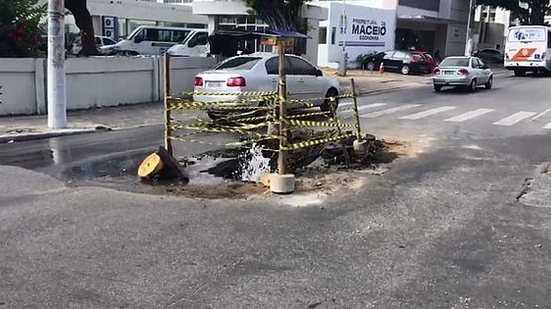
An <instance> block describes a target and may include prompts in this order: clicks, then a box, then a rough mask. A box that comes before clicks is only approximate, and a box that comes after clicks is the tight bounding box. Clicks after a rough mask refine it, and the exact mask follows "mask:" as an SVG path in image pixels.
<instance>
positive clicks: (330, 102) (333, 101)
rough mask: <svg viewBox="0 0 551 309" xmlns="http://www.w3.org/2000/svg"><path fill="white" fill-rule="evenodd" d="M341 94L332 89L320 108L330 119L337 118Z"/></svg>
mask: <svg viewBox="0 0 551 309" xmlns="http://www.w3.org/2000/svg"><path fill="white" fill-rule="evenodd" d="M338 96H339V92H338V91H337V89H335V88H331V89H329V90H328V91H327V94H326V95H325V100H324V101H323V104H322V105H321V106H320V109H321V111H322V112H325V113H326V114H327V115H328V116H329V117H335V113H336V112H337V108H338V107H339V98H337V97H338Z"/></svg>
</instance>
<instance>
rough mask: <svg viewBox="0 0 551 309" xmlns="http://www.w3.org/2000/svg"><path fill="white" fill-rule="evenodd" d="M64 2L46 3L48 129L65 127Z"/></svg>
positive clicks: (62, 0)
mask: <svg viewBox="0 0 551 309" xmlns="http://www.w3.org/2000/svg"><path fill="white" fill-rule="evenodd" d="M64 8H65V5H64V0H49V1H48V87H47V89H48V127H49V128H50V129H63V128H65V127H67V111H66V110H67V97H66V82H65V20H64V14H63V10H64Z"/></svg>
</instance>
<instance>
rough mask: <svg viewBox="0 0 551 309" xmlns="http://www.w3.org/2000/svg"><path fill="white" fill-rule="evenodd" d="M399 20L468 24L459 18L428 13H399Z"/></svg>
mask: <svg viewBox="0 0 551 309" xmlns="http://www.w3.org/2000/svg"><path fill="white" fill-rule="evenodd" d="M398 20H399V21H413V22H421V23H431V24H456V25H457V24H460V25H461V24H466V23H462V22H458V21H457V20H453V19H446V18H439V17H432V16H426V15H398Z"/></svg>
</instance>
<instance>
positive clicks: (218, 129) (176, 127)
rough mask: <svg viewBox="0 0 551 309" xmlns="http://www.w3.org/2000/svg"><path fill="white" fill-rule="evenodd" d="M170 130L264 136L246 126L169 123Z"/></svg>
mask: <svg viewBox="0 0 551 309" xmlns="http://www.w3.org/2000/svg"><path fill="white" fill-rule="evenodd" d="M266 125H267V124H265V126H266ZM168 128H169V129H170V130H172V131H176V130H198V131H200V132H212V133H236V134H250V135H254V136H259V137H265V136H266V134H262V133H258V132H254V131H251V130H252V129H247V128H229V127H208V126H203V125H191V126H189V125H188V126H186V125H170V126H169V127H168Z"/></svg>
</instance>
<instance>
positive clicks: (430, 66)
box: [411, 51, 439, 73]
mask: <svg viewBox="0 0 551 309" xmlns="http://www.w3.org/2000/svg"><path fill="white" fill-rule="evenodd" d="M411 54H412V55H419V56H421V57H422V58H423V60H424V61H425V63H426V65H427V67H426V68H427V70H426V71H425V72H424V73H432V72H433V71H434V69H436V67H438V64H439V62H438V60H437V59H436V58H435V57H434V56H433V55H431V54H430V53H428V52H425V51H412V52H411Z"/></svg>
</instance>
